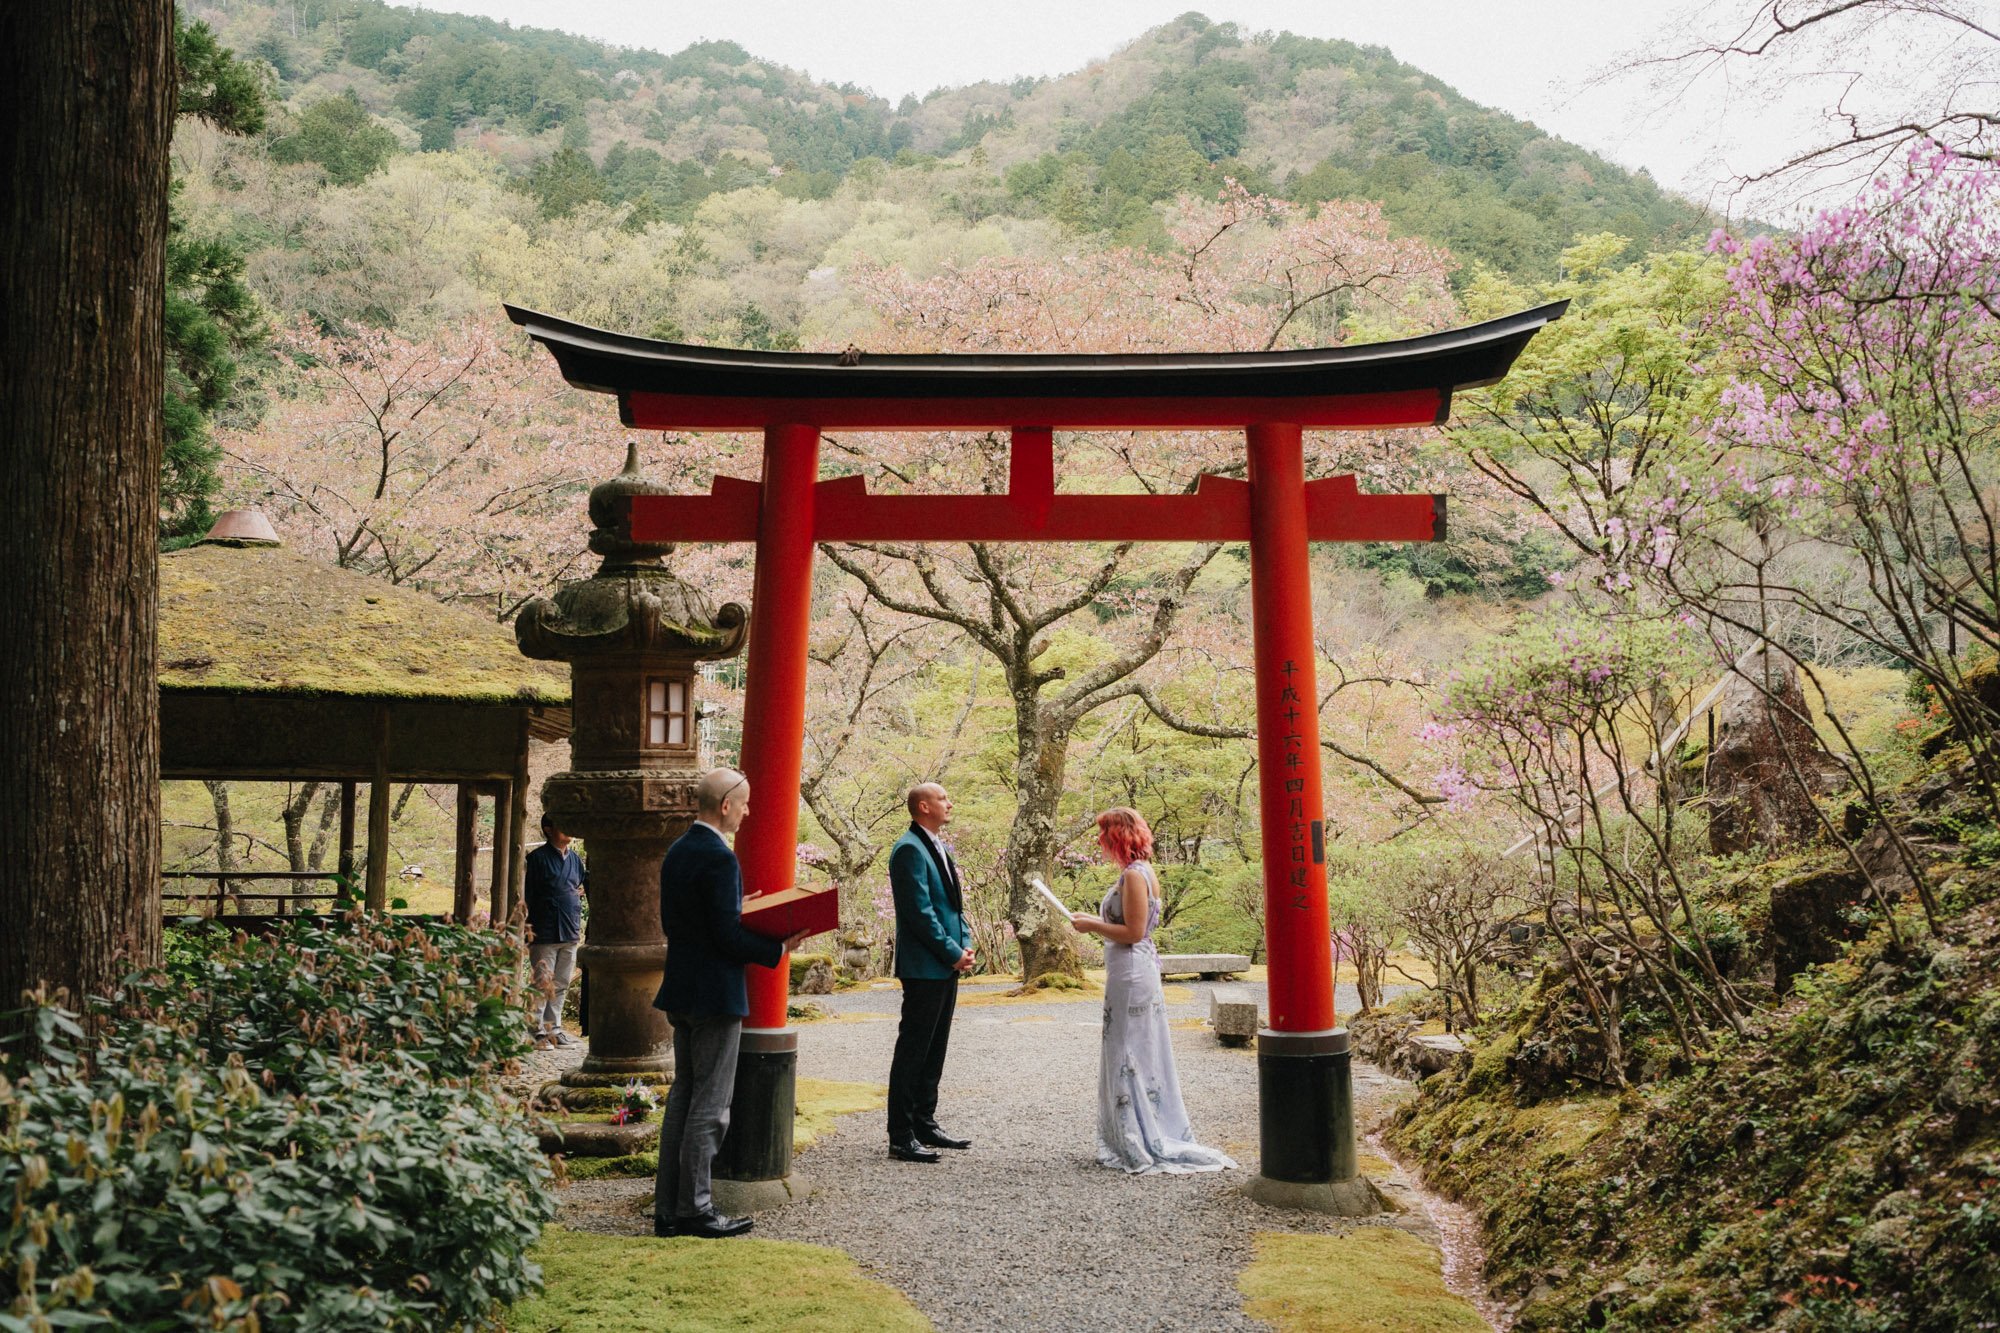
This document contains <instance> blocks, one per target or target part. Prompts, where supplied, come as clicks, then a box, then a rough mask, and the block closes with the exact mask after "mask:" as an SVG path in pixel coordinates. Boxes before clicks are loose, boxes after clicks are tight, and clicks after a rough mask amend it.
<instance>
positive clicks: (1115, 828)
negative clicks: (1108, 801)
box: [1097, 805, 1153, 866]
mask: <svg viewBox="0 0 2000 1333" xmlns="http://www.w3.org/2000/svg"><path fill="white" fill-rule="evenodd" d="M1097 845H1098V846H1099V847H1102V848H1103V849H1104V851H1105V854H1106V855H1107V856H1109V857H1110V858H1111V859H1112V860H1114V861H1116V862H1117V863H1118V864H1119V865H1121V866H1129V865H1131V864H1132V863H1133V862H1134V861H1149V860H1151V859H1152V856H1153V830H1152V829H1150V828H1147V827H1146V817H1145V816H1144V815H1142V814H1140V813H1139V812H1138V811H1137V810H1134V809H1133V808H1132V807H1131V806H1129V805H1121V806H1117V807H1115V808H1114V809H1110V810H1106V811H1105V812H1104V813H1103V814H1101V815H1099V816H1098V817H1097Z"/></svg>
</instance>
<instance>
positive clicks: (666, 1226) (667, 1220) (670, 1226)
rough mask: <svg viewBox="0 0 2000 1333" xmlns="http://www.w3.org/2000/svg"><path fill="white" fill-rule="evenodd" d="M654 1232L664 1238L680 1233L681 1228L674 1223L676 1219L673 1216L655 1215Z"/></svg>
mask: <svg viewBox="0 0 2000 1333" xmlns="http://www.w3.org/2000/svg"><path fill="white" fill-rule="evenodd" d="M653 1234H654V1235H655V1236H658V1237H660V1238H661V1239H662V1240H664V1239H666V1238H667V1237H669V1236H678V1235H680V1234H681V1229H680V1227H678V1226H676V1225H675V1224H674V1219H673V1218H671V1217H655V1218H654V1219H653Z"/></svg>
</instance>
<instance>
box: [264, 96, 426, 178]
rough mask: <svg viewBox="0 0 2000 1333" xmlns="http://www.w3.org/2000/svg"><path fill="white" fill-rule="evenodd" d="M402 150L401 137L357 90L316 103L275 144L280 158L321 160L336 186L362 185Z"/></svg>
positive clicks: (328, 176) (285, 160) (298, 160)
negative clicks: (398, 138)
mask: <svg viewBox="0 0 2000 1333" xmlns="http://www.w3.org/2000/svg"><path fill="white" fill-rule="evenodd" d="M395 151H396V136H395V135H394V134H392V133H390V131H389V130H387V129H385V128H384V127H382V126H380V125H377V124H376V123H375V121H374V120H373V119H372V118H371V117H370V116H369V114H368V112H367V110H366V109H364V108H363V107H362V105H361V99H360V98H359V97H356V96H355V95H354V92H353V90H352V89H349V90H348V91H347V92H344V93H342V94H341V95H340V96H338V97H328V98H325V99H324V100H322V101H318V102H314V103H313V104H312V105H311V106H309V107H307V108H306V109H305V110H304V111H302V112H300V113H299V118H298V121H297V122H296V123H295V124H294V125H293V126H292V129H291V132H290V133H288V134H285V135H282V136H280V137H279V138H277V139H275V140H273V141H272V143H271V156H272V157H274V158H276V159H277V160H278V161H280V162H317V163H319V165H320V166H322V167H324V168H326V176H327V179H328V180H330V181H332V182H333V183H334V184H335V185H359V184H360V183H361V182H362V181H364V180H367V179H368V178H369V177H370V176H372V175H374V174H375V173H376V172H377V171H378V170H380V169H381V167H382V164H383V163H385V162H387V161H388V160H389V158H390V157H391V156H392V155H393V154H394V153H395Z"/></svg>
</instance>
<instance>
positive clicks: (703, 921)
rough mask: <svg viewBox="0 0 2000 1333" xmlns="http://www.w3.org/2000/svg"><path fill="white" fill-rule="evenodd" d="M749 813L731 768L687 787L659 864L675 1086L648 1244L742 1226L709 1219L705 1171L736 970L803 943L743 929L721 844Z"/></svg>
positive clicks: (732, 1037)
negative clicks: (690, 812) (683, 824)
mask: <svg viewBox="0 0 2000 1333" xmlns="http://www.w3.org/2000/svg"><path fill="white" fill-rule="evenodd" d="M749 813H750V780H749V779H748V778H746V777H744V776H743V775H742V774H741V773H738V772H737V771H736V770H734V769H731V768H717V769H712V770H710V771H709V772H707V773H704V774H703V775H702V777H701V780H700V781H699V782H697V783H696V784H695V821H694V823H692V824H690V825H689V826H688V830H687V832H685V833H683V834H682V835H681V836H680V837H679V838H677V839H675V840H674V845H673V846H671V847H669V848H668V849H667V855H666V858H665V859H664V860H662V861H661V862H660V926H661V928H662V929H663V930H664V931H665V932H666V936H667V967H666V972H665V975H663V976H662V977H661V978H660V993H659V994H658V995H657V996H655V997H654V999H653V1007H654V1008H655V1009H659V1010H663V1011H664V1012H665V1013H666V1015H667V1019H668V1021H669V1022H671V1023H672V1024H673V1026H674V1083H673V1087H672V1088H671V1089H669V1090H668V1092H667V1108H666V1114H665V1116H663V1117H662V1118H661V1121H660V1170H659V1175H658V1176H657V1178H656V1180H655V1188H654V1191H653V1234H654V1235H656V1236H705V1237H709V1238H711V1239H718V1238H721V1237H724V1236H740V1235H742V1234H743V1233H744V1232H746V1231H748V1230H749V1229H750V1225H751V1224H750V1219H749V1218H747V1217H724V1216H723V1215H722V1214H720V1213H718V1212H716V1211H715V1200H714V1198H713V1196H712V1195H711V1193H710V1188H709V1182H710V1168H711V1166H712V1165H713V1164H714V1161H715V1154H716V1151H717V1150H718V1149H720V1148H721V1147H722V1136H723V1134H724V1133H726V1132H727V1131H728V1129H729V1103H730V1099H731V1098H732V1097H733V1096H734V1095H735V1093H736V1051H737V1047H738V1045H739V1044H740V1039H741V1037H742V1034H743V1019H744V1017H745V1016H746V1015H748V1014H749V1012H750V997H749V988H748V987H747V986H746V985H745V983H744V980H743V968H744V966H745V965H746V964H749V963H755V964H757V965H758V966H759V967H776V966H777V965H778V963H779V960H780V959H782V958H783V957H784V955H785V953H786V951H787V950H789V949H790V948H791V947H792V946H793V945H794V944H797V943H798V942H799V941H800V940H802V939H804V938H805V935H804V934H803V933H800V934H798V935H794V936H793V937H792V938H791V939H788V940H785V941H783V942H780V941H778V940H773V939H767V938H765V937H764V936H762V935H759V934H756V933H755V932H753V931H750V930H746V929H745V928H744V926H743V871H742V868H741V867H740V866H738V865H737V862H736V852H735V849H734V848H732V847H731V846H730V844H729V840H730V838H732V837H733V836H735V833H736V830H737V829H738V828H740V827H741V826H742V824H743V817H744V816H745V815H747V814H749Z"/></svg>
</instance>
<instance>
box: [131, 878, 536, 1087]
mask: <svg viewBox="0 0 2000 1333" xmlns="http://www.w3.org/2000/svg"><path fill="white" fill-rule="evenodd" d="M183 933H190V934H193V933H195V932H181V931H174V932H170V941H169V946H168V948H167V951H166V952H167V960H168V961H167V967H166V970H165V971H164V972H163V973H159V974H153V975H149V976H144V977H137V978H133V979H131V980H130V981H128V982H127V984H126V988H125V992H124V995H123V997H122V1000H121V1008H122V1010H123V1012H124V1013H125V1014H127V1015H129V1016H132V1017H143V1018H151V1019H155V1020H159V1021H171V1022H173V1023H176V1024H182V1025H191V1026H192V1028H193V1030H194V1035H195V1039H196V1044H197V1045H199V1046H202V1047H205V1048H207V1049H208V1050H209V1051H210V1052H211V1053H212V1055H214V1056H215V1057H217V1058H222V1057H226V1056H228V1055H231V1054H235V1055H240V1056H241V1057H242V1058H243V1061H244V1062H245V1064H247V1065H249V1066H250V1067H252V1068H254V1069H256V1070H258V1071H259V1072H262V1071H264V1070H270V1071H272V1073H274V1074H275V1075H276V1076H277V1077H279V1078H288V1077H290V1072H291V1069H292V1067H293V1066H294V1065H295V1064H296V1063H297V1061H298V1060H299V1059H300V1058H301V1056H302V1055H303V1054H304V1052H305V1051H307V1050H309V1049H310V1050H316V1051H320V1052H323V1053H326V1054H330V1055H336V1056H340V1057H343V1058H346V1059H352V1060H360V1061H396V1062H403V1063H408V1064H411V1065H414V1066H420V1067H421V1068H422V1069H423V1070H424V1071H425V1072H427V1073H428V1074H429V1075H430V1077H431V1078H433V1079H438V1080H442V1081H447V1082H450V1081H457V1080H465V1079H478V1078H483V1077H484V1076H485V1075H486V1074H487V1073H488V1072H489V1071H491V1070H492V1069H493V1068H495V1067H496V1066H498V1065H500V1064H503V1063H505V1062H506V1061H509V1060H514V1059H518V1058H519V1057H520V1056H522V1055H525V1054H526V1053H527V1052H528V1050H529V1049H530V1048H531V1046H532V1038H531V1037H530V1034H529V1032H528V1028H527V1024H526V1023H525V1022H524V1021H523V1019H522V1014H523V1012H524V1011H525V1008H526V997H525V996H524V995H520V994H516V993H515V990H514V986H515V979H516V977H517V976H518V974H519V970H520V968H519V963H520V946H519V945H518V944H517V943H516V942H515V941H514V939H513V937H512V936H510V935H506V934H504V933H496V932H491V931H481V930H472V929H470V928H468V927H464V926H451V925H444V924H441V923H428V924H425V923H417V922H399V921H397V920H396V919H395V918H394V917H383V916H378V917H367V916H363V915H361V914H359V913H356V914H353V915H351V916H349V917H347V918H345V919H344V920H342V921H340V922H339V923H336V924H332V925H328V924H322V923H318V922H313V921H300V922H298V923H296V924H292V925H288V926H286V927H284V928H282V929H281V930H280V931H278V932H277V933H276V934H274V935H272V936H270V937H269V938H256V937H249V936H244V935H241V934H238V935H234V936H223V935H219V934H217V933H214V932H205V933H203V934H205V935H206V938H199V942H198V943H195V944H190V943H189V942H188V941H174V940H172V939H171V936H172V935H180V934H183ZM203 946H205V947H203Z"/></svg>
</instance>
